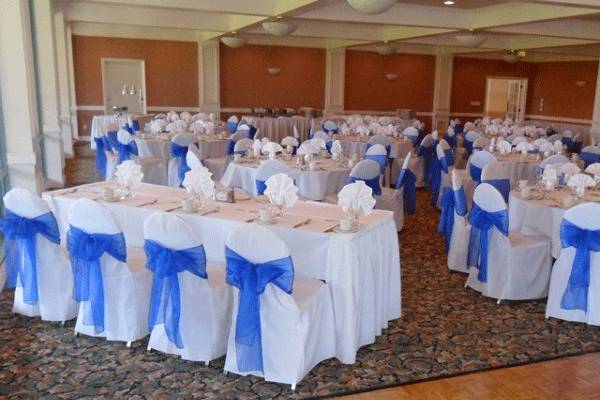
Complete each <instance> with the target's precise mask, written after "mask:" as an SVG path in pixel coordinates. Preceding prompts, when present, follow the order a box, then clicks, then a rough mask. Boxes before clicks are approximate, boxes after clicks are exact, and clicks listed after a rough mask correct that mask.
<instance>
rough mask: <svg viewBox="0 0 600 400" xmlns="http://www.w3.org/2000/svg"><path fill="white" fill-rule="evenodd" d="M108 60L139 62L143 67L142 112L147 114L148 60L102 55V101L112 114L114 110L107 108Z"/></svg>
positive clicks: (105, 108) (125, 62) (106, 111)
mask: <svg viewBox="0 0 600 400" xmlns="http://www.w3.org/2000/svg"><path fill="white" fill-rule="evenodd" d="M108 62H117V63H119V62H120V63H123V64H139V65H141V67H142V87H141V88H140V89H141V91H142V93H141V96H142V107H141V108H142V114H146V98H147V96H146V95H147V92H146V61H145V60H140V59H134V58H110V57H102V58H101V59H100V65H101V68H102V102H103V104H104V112H105V113H106V114H111V113H112V111H111V110H108V109H107V104H108V101H107V99H106V98H107V96H108V90H107V88H106V79H105V78H106V64H107V63H108Z"/></svg>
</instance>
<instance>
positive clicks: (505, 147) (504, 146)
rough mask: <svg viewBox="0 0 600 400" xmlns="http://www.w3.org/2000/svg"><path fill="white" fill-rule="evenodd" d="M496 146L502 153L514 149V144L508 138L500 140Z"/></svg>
mask: <svg viewBox="0 0 600 400" xmlns="http://www.w3.org/2000/svg"><path fill="white" fill-rule="evenodd" d="M496 148H497V149H498V151H500V152H502V153H510V151H511V150H512V145H511V144H510V142H508V141H506V140H499V141H498V143H497V144H496Z"/></svg>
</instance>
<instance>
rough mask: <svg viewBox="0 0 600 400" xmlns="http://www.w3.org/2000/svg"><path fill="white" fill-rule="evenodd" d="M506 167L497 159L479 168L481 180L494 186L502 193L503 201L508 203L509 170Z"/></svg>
mask: <svg viewBox="0 0 600 400" xmlns="http://www.w3.org/2000/svg"><path fill="white" fill-rule="evenodd" d="M507 167H508V166H507V165H506V164H502V163H499V162H497V161H495V162H490V163H488V164H486V165H485V167H483V169H482V170H481V182H485V183H489V184H490V185H492V186H494V187H495V188H496V189H497V190H498V191H499V192H500V194H502V197H503V198H504V201H506V202H507V203H508V195H509V193H510V171H509V170H508V168H507Z"/></svg>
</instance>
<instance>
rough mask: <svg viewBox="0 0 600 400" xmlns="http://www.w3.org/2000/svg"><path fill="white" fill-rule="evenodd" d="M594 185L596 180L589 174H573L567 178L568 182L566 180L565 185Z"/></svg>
mask: <svg viewBox="0 0 600 400" xmlns="http://www.w3.org/2000/svg"><path fill="white" fill-rule="evenodd" d="M595 185H596V181H594V180H593V179H592V177H591V176H589V175H586V174H577V175H573V176H572V177H570V178H569V182H567V186H569V187H578V188H586V187H593V186H595Z"/></svg>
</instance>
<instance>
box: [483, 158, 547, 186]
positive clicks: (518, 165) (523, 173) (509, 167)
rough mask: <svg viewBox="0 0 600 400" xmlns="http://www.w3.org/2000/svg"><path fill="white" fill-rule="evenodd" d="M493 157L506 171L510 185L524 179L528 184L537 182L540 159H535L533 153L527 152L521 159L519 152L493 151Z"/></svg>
mask: <svg viewBox="0 0 600 400" xmlns="http://www.w3.org/2000/svg"><path fill="white" fill-rule="evenodd" d="M494 157H496V159H497V160H498V162H499V163H501V164H502V165H503V166H504V168H505V170H506V171H507V172H508V174H509V177H510V185H511V187H513V186H515V185H516V184H517V182H518V181H520V180H525V179H527V182H528V183H529V184H530V185H533V184H535V183H536V182H537V176H538V167H539V165H540V162H541V161H540V160H537V159H536V158H535V155H532V154H528V155H527V157H525V159H524V160H521V154H519V153H510V154H499V153H494Z"/></svg>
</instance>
